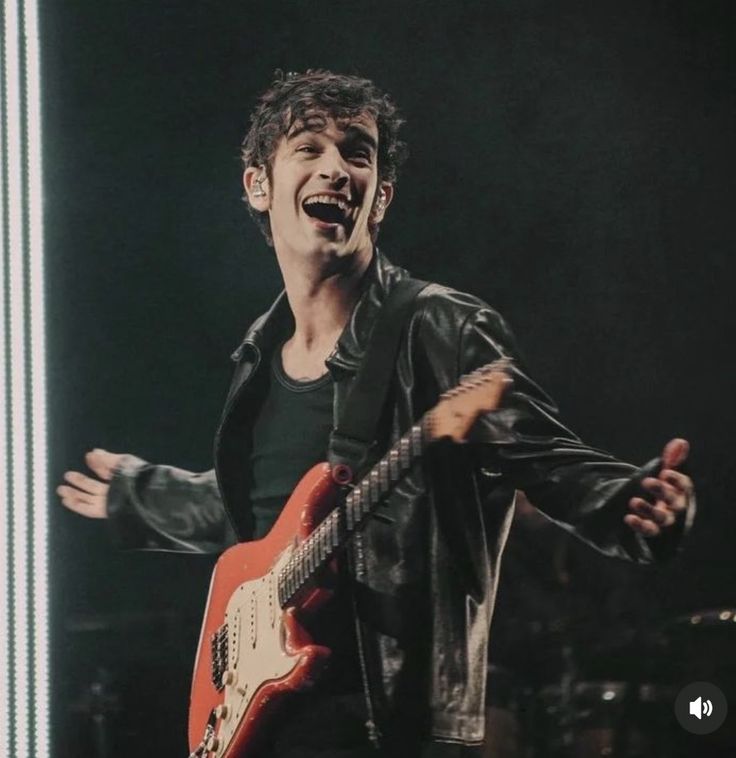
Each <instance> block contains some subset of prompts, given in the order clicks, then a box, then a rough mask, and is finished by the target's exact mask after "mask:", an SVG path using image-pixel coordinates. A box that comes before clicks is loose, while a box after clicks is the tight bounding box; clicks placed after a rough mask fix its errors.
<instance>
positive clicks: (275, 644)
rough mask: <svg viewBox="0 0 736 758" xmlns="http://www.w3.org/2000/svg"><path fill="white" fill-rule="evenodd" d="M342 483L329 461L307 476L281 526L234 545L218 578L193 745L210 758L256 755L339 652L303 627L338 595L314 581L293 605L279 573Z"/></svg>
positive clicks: (197, 684) (202, 648)
mask: <svg viewBox="0 0 736 758" xmlns="http://www.w3.org/2000/svg"><path fill="white" fill-rule="evenodd" d="M337 493H338V486H337V485H336V484H335V482H334V481H333V478H332V476H331V474H330V469H329V466H328V465H327V464H326V463H321V464H318V465H316V466H315V467H314V468H312V469H311V470H310V471H309V472H308V473H307V474H306V475H305V476H304V477H303V478H302V479H301V481H300V482H299V484H298V485H297V487H296V489H295V490H294V492H293V494H292V495H291V497H290V498H289V500H288V502H287V504H286V506H285V507H284V509H283V511H282V512H281V515H280V516H279V518H278V520H277V521H276V523H275V524H274V526H273V528H272V529H271V531H270V532H269V533H268V534H267V535H266V536H265V537H263V538H262V539H260V540H255V541H253V542H245V543H242V544H238V545H235V546H234V547H231V548H229V549H228V550H226V551H225V552H224V553H223V554H222V555H221V556H220V558H219V560H218V561H217V564H216V566H215V570H214V572H213V575H212V580H211V583H210V590H209V597H208V600H207V607H206V609H205V615H204V620H203V623H202V631H201V633H200V638H199V646H198V650H197V657H196V660H195V663H194V675H193V681H192V689H191V698H190V707H189V746H190V750H191V751H192V753H195V754H196V755H198V756H206V758H236V757H237V758H241V757H242V756H250V755H251V754H252V751H253V749H255V748H256V747H257V745H258V743H259V742H260V741H261V738H262V737H263V732H264V731H265V730H264V725H266V724H268V722H269V721H270V720H271V717H272V715H273V713H275V712H276V711H277V710H278V709H279V707H280V706H281V705H283V701H284V700H285V699H287V698H288V696H289V695H290V694H292V693H295V692H300V691H304V690H307V689H309V688H310V687H311V686H312V685H313V684H314V681H315V680H316V678H317V677H318V675H319V673H320V671H321V670H322V669H323V667H324V665H325V664H326V662H327V660H328V658H329V655H330V651H329V650H328V649H327V648H326V647H323V646H320V645H316V644H314V643H313V642H312V640H311V638H310V637H309V635H308V633H307V632H306V631H305V630H304V628H303V627H302V626H301V625H300V621H299V619H300V617H302V616H303V615H305V614H308V613H311V612H312V611H313V610H315V609H317V608H318V607H319V606H320V605H322V604H323V603H324V602H325V601H326V600H327V599H328V598H329V596H330V591H329V590H327V589H322V588H320V587H318V586H315V585H312V586H311V587H308V588H306V589H305V590H304V591H303V592H301V593H300V594H299V595H298V596H297V597H296V599H295V601H294V603H292V604H291V605H289V607H287V608H286V609H285V610H283V609H282V608H281V607H280V606H279V602H278V596H277V585H276V582H277V575H278V572H279V570H280V569H281V568H282V567H283V566H284V564H285V563H286V562H287V561H288V559H289V557H290V556H291V554H292V553H293V551H294V550H295V549H296V548H297V547H298V545H299V544H300V543H301V542H302V541H303V540H305V539H306V538H307V537H308V536H309V534H311V533H312V531H313V530H314V529H315V528H316V527H317V525H318V524H319V523H320V521H321V520H322V518H323V517H324V515H325V514H326V513H327V512H329V511H330V510H331V509H332V508H333V507H334V506H335V502H336V497H337Z"/></svg>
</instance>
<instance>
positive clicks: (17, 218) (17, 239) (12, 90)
mask: <svg viewBox="0 0 736 758" xmlns="http://www.w3.org/2000/svg"><path fill="white" fill-rule="evenodd" d="M18 23H19V20H18V8H17V5H16V1H15V0H5V87H6V115H7V120H6V131H7V134H6V160H7V164H8V174H7V176H8V232H9V250H8V254H9V264H10V266H9V268H10V271H9V277H10V280H9V298H10V303H9V305H10V323H9V329H10V361H11V368H10V419H11V425H10V428H11V434H12V438H11V440H10V447H11V466H12V479H13V486H12V493H11V502H12V505H11V521H10V532H11V533H10V538H11V539H12V541H13V550H14V555H13V566H12V571H13V592H14V597H13V612H14V618H13V629H12V630H11V633H12V635H13V644H14V646H15V647H14V656H13V661H12V671H13V676H14V687H13V691H14V697H15V706H14V709H13V713H12V714H11V718H12V720H13V726H14V732H15V750H14V758H30V746H29V738H30V733H29V723H28V719H29V716H30V696H29V688H28V683H29V682H28V679H29V673H30V672H29V663H30V655H29V653H30V650H29V638H30V635H29V631H30V630H29V628H28V622H29V619H28V599H29V594H28V590H29V584H28V580H29V572H28V555H27V549H26V548H27V539H28V528H27V520H26V519H27V513H28V489H27V486H26V474H27V471H28V458H27V454H26V450H27V447H26V445H27V434H26V431H27V430H26V366H25V360H26V345H25V339H24V336H25V335H24V320H25V312H24V306H25V286H24V285H25V282H24V272H23V259H24V233H23V231H24V230H23V205H22V198H23V176H22V165H21V155H22V152H21V151H22V141H21V140H22V135H21V117H22V112H21V99H20V95H21V93H20V70H19V64H20V56H19V52H20V51H19V49H18V41H19V26H18Z"/></svg>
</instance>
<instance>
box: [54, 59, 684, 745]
mask: <svg viewBox="0 0 736 758" xmlns="http://www.w3.org/2000/svg"><path fill="white" fill-rule="evenodd" d="M400 124H401V121H400V119H399V117H398V115H397V112H396V108H395V106H394V105H393V103H392V102H391V100H390V99H389V98H388V97H387V96H386V95H385V94H383V93H382V92H380V91H379V90H378V89H377V88H376V87H375V86H374V85H373V84H372V83H371V82H369V81H367V80H364V79H360V78H358V77H353V76H339V75H335V74H332V73H330V72H325V71H308V72H307V73H306V74H289V75H288V76H285V77H284V76H279V77H278V78H277V80H276V81H275V82H274V84H273V85H272V87H271V88H270V89H269V90H268V91H267V92H266V93H265V94H264V95H263V96H262V98H261V100H260V101H259V104H258V106H257V108H256V110H255V111H254V113H253V116H252V123H251V128H250V131H249V133H248V135H247V136H246V138H245V140H244V143H243V159H244V164H245V173H244V185H245V191H246V195H247V201H248V204H249V208H250V210H251V212H252V214H253V215H254V216H255V218H256V220H257V221H258V223H259V224H260V225H261V227H262V229H263V230H264V233H265V235H266V238H267V240H268V241H269V243H270V244H272V246H273V248H274V251H275V253H276V257H277V260H278V264H279V266H280V268H281V272H282V274H283V278H284V285H285V293H284V294H283V295H282V296H281V297H279V299H278V300H277V301H276V302H275V303H274V305H273V307H272V308H271V309H270V311H269V312H268V313H266V314H265V315H264V316H262V317H261V318H259V319H258V320H257V321H256V322H255V323H254V324H253V326H252V327H251V328H250V329H249V331H248V333H247V334H246V336H245V339H244V340H243V343H242V344H241V346H240V347H239V348H238V349H237V351H236V352H235V354H234V356H233V357H234V359H235V360H236V362H237V368H236V372H235V377H234V380H233V383H232V386H231V390H230V393H229V396H228V399H227V402H226V406H225V411H224V413H223V417H222V421H221V424H220V427H219V430H218V433H217V439H216V445H215V469H216V472H217V473H216V475H215V474H214V472H207V473H205V474H192V473H190V472H184V471H181V470H179V469H173V468H170V467H165V466H152V465H150V464H147V463H145V462H144V461H141V460H140V459H138V458H135V457H133V456H119V455H115V454H112V453H107V452H105V451H101V450H94V451H92V452H90V453H88V455H87V463H88V465H89V466H90V468H91V469H92V470H93V471H94V472H95V473H96V474H97V476H98V477H99V479H94V478H92V477H88V476H85V475H83V474H80V473H78V472H68V473H67V474H66V475H65V479H66V481H67V484H65V485H62V486H60V487H59V489H58V492H59V495H60V496H61V498H62V502H63V503H64V505H66V506H67V507H69V508H71V509H72V510H74V511H76V512H78V513H81V514H82V515H85V516H90V517H98V518H100V517H109V518H110V519H111V522H112V525H113V527H114V531H115V534H116V538H117V541H118V543H119V544H120V545H121V546H123V547H129V548H144V549H164V550H181V551H217V550H221V549H222V548H223V547H224V546H225V545H227V544H228V543H230V542H232V541H233V540H247V539H252V538H254V537H258V536H261V535H263V534H265V533H266V532H267V531H268V529H269V528H270V526H271V525H272V524H273V522H274V520H275V519H276V518H277V516H278V513H279V511H280V508H281V507H282V506H283V504H284V501H285V500H286V498H287V497H288V495H289V493H290V491H291V489H292V488H293V486H294V484H295V483H296V482H297V481H298V479H299V477H300V476H301V474H303V473H304V472H305V471H306V470H307V469H308V468H309V467H310V466H311V465H312V464H313V463H315V462H317V461H319V460H323V459H325V458H326V457H328V453H329V452H330V451H329V450H328V447H329V443H328V440H329V432H330V429H331V428H332V427H333V426H334V425H335V424H336V422H337V420H338V419H339V418H341V414H342V412H343V410H344V408H345V401H346V394H347V390H348V389H349V388H350V385H351V381H352V380H353V378H354V376H355V374H356V371H357V370H358V367H359V366H360V364H361V359H362V357H363V355H364V353H365V351H366V348H367V345H368V341H369V337H370V333H371V328H372V327H373V325H374V324H375V322H376V318H377V316H378V314H379V313H380V311H381V307H382V305H383V303H384V302H385V300H386V298H387V296H388V293H390V292H391V290H392V288H393V287H394V286H396V284H397V282H399V281H401V280H402V279H404V278H406V277H407V273H406V272H405V271H403V270H402V269H399V268H397V267H395V266H393V265H392V264H391V263H389V262H388V260H387V259H386V258H385V257H384V256H383V255H382V254H381V253H379V251H378V250H377V248H376V247H375V240H376V236H377V233H378V228H379V225H380V223H381V221H382V220H383V218H384V215H385V213H386V210H387V208H388V207H389V205H390V203H391V200H392V198H393V194H394V185H395V180H396V173H397V169H398V167H399V164H400V160H401V152H402V144H401V143H400V141H399V140H398V129H399V126H400ZM499 357H508V358H511V359H512V364H511V369H510V371H511V373H512V375H513V382H514V383H513V387H512V389H511V390H510V391H508V392H507V394H506V396H505V398H504V399H503V401H502V406H501V409H500V410H499V411H497V412H495V413H491V414H486V415H485V416H483V417H481V418H480V419H479V421H478V423H477V424H476V426H475V428H474V430H473V434H472V443H471V444H468V445H464V446H455V445H452V444H438V445H435V446H434V447H433V448H431V449H430V450H429V452H428V453H427V455H426V456H425V459H424V460H423V461H422V462H421V463H420V464H418V465H415V466H414V467H413V468H412V469H411V471H410V472H409V473H408V475H407V476H406V477H405V478H404V479H403V480H402V481H401V483H400V484H399V485H398V486H397V487H396V488H395V490H394V491H393V492H392V493H391V495H390V496H389V497H388V499H387V502H386V506H385V508H384V509H383V513H384V514H385V515H386V516H387V518H386V519H382V520H370V522H369V523H368V524H367V525H366V526H365V528H364V529H362V530H361V531H360V532H359V533H358V534H357V535H356V537H355V539H354V540H353V542H352V543H351V544H350V546H349V548H348V550H347V552H346V555H345V561H344V564H345V565H344V567H343V568H344V570H343V571H342V573H341V584H340V586H339V589H338V592H337V593H336V596H335V600H334V602H333V603H332V607H330V608H329V609H328V610H327V611H326V613H325V618H326V619H327V621H324V622H322V623H319V622H318V629H317V634H318V639H319V640H320V641H323V642H325V644H328V646H330V647H333V648H335V649H336V654H335V656H334V658H335V660H336V661H337V662H338V663H337V664H336V665H333V666H332V667H331V669H330V670H328V672H327V673H326V675H325V679H324V680H323V681H321V682H320V683H319V685H318V690H317V695H316V696H314V697H310V698H309V700H308V701H305V702H302V703H298V704H296V706H295V708H294V710H293V712H292V713H290V714H289V716H288V717H286V716H285V717H284V718H283V719H282V720H281V721H280V722H279V729H278V735H276V736H275V739H274V743H273V744H272V746H271V752H270V753H269V754H273V755H321V756H327V755H345V756H348V755H349V756H358V755H363V754H365V755H375V752H372V751H373V748H372V745H374V746H375V745H378V746H380V747H381V750H382V751H383V753H384V754H401V755H419V754H432V755H461V754H462V755H464V754H466V753H469V752H470V751H472V749H473V746H477V745H479V744H480V743H481V742H482V740H483V733H484V721H483V706H484V697H485V670H486V652H487V647H488V631H489V625H490V620H491V614H492V610H493V603H494V597H495V591H496V586H497V581H498V570H499V563H500V556H501V552H502V550H503V546H504V543H505V540H506V536H507V533H508V526H509V523H510V516H511V513H512V508H513V500H514V491H515V490H516V489H520V490H524V491H525V492H526V494H527V495H528V497H529V498H530V500H531V501H532V502H533V503H534V505H535V506H537V507H538V508H539V509H540V510H542V511H543V512H545V513H546V514H547V515H549V516H550V517H551V518H553V519H554V520H556V521H558V522H559V523H560V524H562V525H563V526H565V528H567V529H569V530H570V531H573V532H574V533H575V534H577V535H578V536H579V537H580V538H582V539H584V540H586V541H588V542H590V543H591V544H594V545H595V546H596V547H597V548H598V549H599V550H601V551H603V552H605V553H607V554H609V555H617V556H621V557H627V558H630V559H632V560H635V561H640V562H645V561H649V560H651V559H652V558H653V557H654V556H655V555H658V554H660V553H662V554H664V553H665V552H668V551H670V550H671V548H672V544H673V543H674V541H675V540H673V537H676V536H677V534H678V533H679V532H680V531H681V530H682V529H681V527H682V526H683V524H684V523H685V522H686V521H689V519H690V517H691V515H692V506H691V504H690V500H691V498H690V495H691V491H692V484H691V482H690V480H689V479H688V478H687V477H686V476H685V475H683V474H682V473H680V472H678V471H677V470H676V469H677V467H678V466H679V465H680V464H682V462H683V461H684V460H685V458H686V456H687V443H686V442H685V441H684V440H672V441H671V442H670V443H668V445H667V446H666V447H665V449H664V452H663V455H662V461H661V465H659V466H658V467H657V469H656V470H655V471H654V475H653V476H642V474H641V472H639V471H638V470H637V469H635V468H634V467H632V466H629V465H627V464H624V463H620V462H618V461H615V460H614V459H612V458H611V457H610V456H609V455H606V454H604V453H602V452H600V451H597V450H593V449H591V448H588V447H586V446H585V445H583V443H581V442H580V440H578V439H577V438H576V437H575V436H574V435H573V434H572V433H571V432H569V431H568V430H567V429H566V428H565V427H564V426H563V425H562V424H561V423H560V421H559V420H558V418H557V412H556V409H555V407H554V406H553V404H552V403H551V401H550V400H549V399H548V398H547V397H546V395H545V394H544V393H543V392H542V391H541V390H540V389H539V387H537V386H536V385H535V384H534V383H533V382H532V381H531V380H530V379H529V378H528V376H527V375H526V374H525V373H524V372H523V370H522V368H521V366H520V364H519V362H518V359H517V358H516V349H515V347H514V344H513V339H512V337H511V335H510V333H509V331H508V329H507V327H506V326H505V324H504V322H503V320H502V319H501V317H500V316H499V315H498V314H497V313H496V312H495V311H493V310H492V309H491V308H489V307H488V306H487V305H486V304H485V303H483V302H481V301H480V300H478V299H477V298H475V297H473V296H471V295H467V294H463V293H460V292H456V291H453V290H450V289H448V288H445V287H442V286H440V285H436V284H432V285H429V286H428V287H427V288H426V289H424V290H423V291H422V292H421V294H420V295H419V296H418V298H417V301H416V305H415V309H414V312H413V314H412V315H411V317H410V319H409V321H408V323H407V325H406V326H405V335H404V337H403V341H402V344H401V348H400V350H399V354H398V358H397V361H396V368H395V382H394V384H393V386H392V392H391V394H390V399H389V401H388V406H387V408H386V413H385V414H384V415H385V421H386V423H385V424H384V426H383V428H382V430H381V432H380V433H379V434H380V435H382V436H381V441H382V444H383V446H384V447H385V446H386V445H387V443H388V442H389V441H390V440H395V439H397V438H398V437H399V436H400V435H401V434H402V433H403V432H404V431H406V429H407V428H408V427H409V426H410V425H411V424H412V423H413V422H414V421H415V420H416V419H417V418H419V416H421V415H422V413H423V412H424V411H426V410H427V409H428V408H430V407H432V406H433V405H434V404H435V403H436V402H437V399H438V397H439V395H440V394H441V393H442V392H444V391H445V390H447V389H449V388H451V387H453V386H455V385H456V384H457V383H458V381H459V378H460V376H461V375H463V374H467V373H469V372H470V371H472V370H474V369H475V368H478V367H479V366H482V365H484V364H486V363H489V362H490V361H493V360H495V359H497V358H499ZM675 526H677V527H678V529H673V527H675ZM320 724H321V726H320Z"/></svg>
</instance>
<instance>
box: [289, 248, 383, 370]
mask: <svg viewBox="0 0 736 758" xmlns="http://www.w3.org/2000/svg"><path fill="white" fill-rule="evenodd" d="M371 256H372V250H366V251H364V252H362V253H361V252H356V253H355V254H354V255H352V256H349V257H346V258H343V259H341V260H334V259H333V260H327V261H303V260H296V261H295V259H294V258H293V257H286V256H280V255H278V251H277V257H278V260H279V266H280V268H281V273H282V276H283V278H284V286H285V288H286V296H287V298H288V300H289V306H290V307H291V311H292V313H293V315H294V334H293V335H292V336H291V338H290V339H289V340H288V341H287V342H286V344H285V345H284V350H283V353H282V358H283V363H284V370H285V371H286V373H287V374H288V375H289V376H291V377H293V378H295V379H314V378H316V377H317V376H320V375H322V374H324V372H325V365H324V362H325V360H326V359H327V357H328V356H329V355H330V353H332V351H333V349H334V347H335V343H336V342H337V340H338V338H339V337H340V334H341V333H342V330H343V329H344V328H345V324H346V323H347V321H348V319H349V317H350V313H351V312H352V310H353V307H354V305H355V303H356V301H357V299H358V294H359V291H360V280H361V278H362V276H363V274H364V273H365V270H366V269H367V268H368V266H369V265H370V261H371Z"/></svg>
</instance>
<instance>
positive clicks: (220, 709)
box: [215, 705, 230, 719]
mask: <svg viewBox="0 0 736 758" xmlns="http://www.w3.org/2000/svg"><path fill="white" fill-rule="evenodd" d="M229 712H230V709H229V708H228V707H227V706H226V705H218V706H217V708H215V717H216V718H218V719H226V718H227V716H228V713H229Z"/></svg>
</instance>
